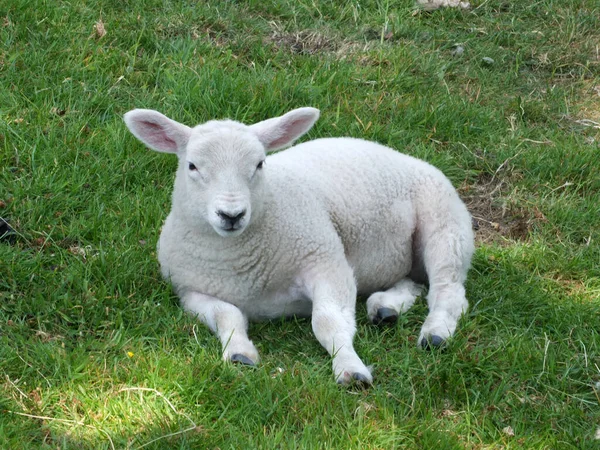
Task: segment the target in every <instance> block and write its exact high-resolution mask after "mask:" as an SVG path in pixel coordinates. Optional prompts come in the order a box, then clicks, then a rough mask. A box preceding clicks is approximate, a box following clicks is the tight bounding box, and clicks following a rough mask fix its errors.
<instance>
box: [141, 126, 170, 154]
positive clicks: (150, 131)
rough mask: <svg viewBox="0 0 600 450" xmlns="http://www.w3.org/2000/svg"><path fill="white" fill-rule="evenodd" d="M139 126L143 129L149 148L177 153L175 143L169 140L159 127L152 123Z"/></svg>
mask: <svg viewBox="0 0 600 450" xmlns="http://www.w3.org/2000/svg"><path fill="white" fill-rule="evenodd" d="M139 126H140V127H141V128H143V129H144V137H145V138H146V141H148V144H149V145H150V146H152V147H154V148H161V149H165V150H167V151H171V152H176V151H177V142H175V140H173V139H171V138H170V137H169V136H168V135H167V133H165V130H164V128H163V127H161V126H160V125H158V124H156V123H153V122H140V123H139Z"/></svg>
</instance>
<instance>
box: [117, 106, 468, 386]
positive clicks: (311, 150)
mask: <svg viewBox="0 0 600 450" xmlns="http://www.w3.org/2000/svg"><path fill="white" fill-rule="evenodd" d="M319 114H320V112H319V110H317V109H314V108H299V109H295V110H293V111H290V112H288V113H287V114H285V115H283V116H280V117H276V118H272V119H268V120H265V121H262V122H259V123H256V124H254V125H250V126H247V125H244V124H242V123H239V122H235V121H232V120H222V121H209V122H207V123H205V124H202V125H198V126H196V127H195V128H190V127H188V126H186V125H183V124H180V123H178V122H175V121H173V120H171V119H169V118H168V117H166V116H164V115H162V114H161V113H159V112H157V111H153V110H146V109H135V110H132V111H130V112H128V113H126V114H125V116H124V120H125V123H126V124H127V126H128V128H129V130H130V131H131V132H132V133H133V135H134V136H135V137H137V138H138V139H139V140H140V141H142V142H143V143H144V144H145V145H146V146H148V147H149V148H151V149H153V150H156V151H159V152H167V153H174V154H176V155H177V157H178V159H179V164H178V168H177V173H176V177H175V185H174V190H173V198H172V210H171V212H170V214H169V215H168V217H167V219H166V221H165V223H164V227H163V230H162V233H161V235H160V239H159V243H158V259H159V262H160V265H161V271H162V274H163V276H164V277H165V278H166V279H168V280H170V282H171V283H172V285H173V287H174V289H175V291H176V293H177V294H178V296H179V298H180V301H181V304H182V306H183V308H184V309H185V310H186V311H188V312H189V313H191V314H193V315H195V316H197V318H198V319H199V320H200V321H202V322H203V323H204V324H206V325H207V326H208V328H210V330H212V331H213V332H214V333H215V334H216V335H217V336H218V337H219V339H220V341H221V344H222V347H223V359H225V360H228V361H233V362H239V363H242V364H249V365H254V364H256V363H258V361H259V355H258V352H257V350H256V348H255V347H254V345H253V343H252V342H251V341H250V340H249V338H248V335H247V328H248V320H265V319H272V318H278V317H282V316H305V317H309V316H312V318H311V324H312V329H313V332H314V334H315V336H316V338H317V340H318V341H319V342H320V344H321V345H322V346H323V347H324V348H325V349H326V350H327V351H328V352H329V354H330V355H331V357H332V365H333V373H334V376H335V378H336V380H337V382H338V383H341V384H362V385H368V384H371V383H372V381H373V377H372V374H371V371H370V369H369V368H368V367H367V366H366V365H365V364H364V363H363V362H362V360H361V359H360V357H359V356H358V355H357V354H356V352H355V350H354V348H353V339H354V334H355V331H356V325H355V308H356V298H357V295H364V296H367V295H368V296H369V297H368V299H367V311H368V316H369V318H370V320H371V321H372V322H373V323H375V324H386V323H393V322H395V321H396V320H397V318H398V315H399V314H401V313H404V312H405V311H407V310H408V309H409V308H410V307H411V306H412V305H413V303H414V302H415V299H416V298H417V297H418V296H419V294H420V292H421V287H422V286H421V285H420V283H424V282H428V284H429V291H428V295H427V303H428V306H429V314H428V316H427V318H426V320H425V322H424V324H423V327H422V329H421V333H420V336H419V339H418V345H419V346H421V347H423V348H425V349H427V348H433V347H440V346H442V345H443V344H444V343H445V341H446V340H447V339H448V338H450V337H451V336H452V335H453V333H454V331H455V329H456V326H457V322H458V320H459V318H460V316H461V315H462V313H464V312H465V310H466V309H467V307H468V302H467V300H466V298H465V289H464V282H465V279H466V276H467V271H468V269H469V265H470V260H471V257H472V254H473V251H474V240H473V231H472V229H471V218H470V215H469V213H468V211H467V209H466V207H465V205H464V204H463V203H462V201H461V200H460V198H459V196H458V194H457V193H456V191H455V189H454V188H453V186H452V184H451V183H450V181H449V180H448V179H447V178H446V177H445V176H444V175H443V174H442V172H441V171H439V170H438V169H436V168H434V167H433V166H431V165H430V164H428V163H426V162H424V161H421V160H418V159H416V158H413V157H411V156H408V155H404V154H401V153H399V152H397V151H395V150H392V149H390V148H388V147H384V146H382V145H379V144H377V143H374V142H368V141H364V140H360V139H353V138H326V139H317V140H312V141H309V142H306V143H302V144H299V145H296V146H294V147H292V148H290V149H288V150H286V151H283V152H279V153H276V154H274V155H270V156H266V154H267V153H271V152H274V151H276V150H279V149H282V148H284V147H287V146H290V145H291V144H292V143H293V142H294V141H295V140H296V139H298V138H299V137H300V136H302V135H303V134H305V133H306V132H307V131H308V130H309V129H310V128H311V127H312V126H313V124H314V123H315V122H316V120H317V119H318V117H319Z"/></svg>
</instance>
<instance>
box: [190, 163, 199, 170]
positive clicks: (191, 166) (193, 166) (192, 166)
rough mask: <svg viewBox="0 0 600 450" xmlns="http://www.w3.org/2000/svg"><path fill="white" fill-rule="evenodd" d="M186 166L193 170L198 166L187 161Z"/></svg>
mask: <svg viewBox="0 0 600 450" xmlns="http://www.w3.org/2000/svg"><path fill="white" fill-rule="evenodd" d="M188 168H189V169H190V170H191V171H192V172H193V171H194V170H198V168H197V167H196V166H195V165H194V163H188Z"/></svg>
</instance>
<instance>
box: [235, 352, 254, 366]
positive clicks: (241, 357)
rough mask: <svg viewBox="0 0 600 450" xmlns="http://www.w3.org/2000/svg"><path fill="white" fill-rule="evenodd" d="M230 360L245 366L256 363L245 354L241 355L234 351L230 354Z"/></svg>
mask: <svg viewBox="0 0 600 450" xmlns="http://www.w3.org/2000/svg"><path fill="white" fill-rule="evenodd" d="M231 362H232V363H239V364H243V365H245V366H255V365H256V364H254V361H252V360H251V359H250V358H248V357H247V356H244V355H242V354H241V353H235V354H233V355H231Z"/></svg>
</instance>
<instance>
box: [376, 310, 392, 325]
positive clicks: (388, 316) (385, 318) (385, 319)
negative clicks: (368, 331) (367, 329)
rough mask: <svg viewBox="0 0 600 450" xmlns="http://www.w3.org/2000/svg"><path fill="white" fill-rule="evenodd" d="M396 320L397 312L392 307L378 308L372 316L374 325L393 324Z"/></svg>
mask: <svg viewBox="0 0 600 450" xmlns="http://www.w3.org/2000/svg"><path fill="white" fill-rule="evenodd" d="M397 321H398V313H397V312H396V311H394V310H393V309H392V308H379V309H378V310H377V314H376V315H375V317H374V318H373V323H374V324H375V325H393V324H395V323H396V322H397Z"/></svg>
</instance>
